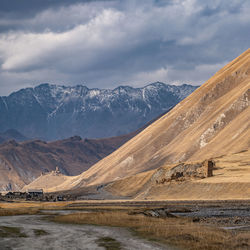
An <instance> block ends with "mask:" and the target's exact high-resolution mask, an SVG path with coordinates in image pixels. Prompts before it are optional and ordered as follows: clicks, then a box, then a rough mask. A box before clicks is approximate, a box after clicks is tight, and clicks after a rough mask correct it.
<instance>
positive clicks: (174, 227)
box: [0, 200, 250, 249]
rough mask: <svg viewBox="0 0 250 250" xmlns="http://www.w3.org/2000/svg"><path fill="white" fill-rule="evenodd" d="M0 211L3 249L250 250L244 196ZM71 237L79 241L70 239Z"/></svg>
mask: <svg viewBox="0 0 250 250" xmlns="http://www.w3.org/2000/svg"><path fill="white" fill-rule="evenodd" d="M15 214H16V215H20V216H8V215H15ZM0 215H2V216H4V215H5V216H4V217H2V218H1V220H0V242H1V246H5V247H6V249H8V247H17V246H20V247H19V248H17V249H26V248H25V246H30V245H29V244H31V242H32V240H35V241H34V242H36V243H35V244H36V249H44V248H43V246H44V245H43V244H45V242H49V244H51V245H50V248H51V249H59V248H58V247H60V249H70V247H72V245H70V244H71V243H72V244H75V245H74V246H75V247H77V246H79V244H83V245H84V244H85V245H84V246H85V247H87V246H89V248H81V247H78V249H93V247H94V246H95V247H96V248H95V249H98V247H103V248H104V249H138V247H139V246H140V247H142V246H143V249H147V247H149V248H151V249H162V248H164V249H176V248H177V249H249V248H250V200H226V201H222V200H221V201H218V200H217V201H216V200H215V201H205V200H203V201H202V200H199V201H197V200H196V201H174V200H172V201H145V200H144V201H134V200H130V201H125V200H121V201H114V200H113V201H101V200H99V201H72V202H56V203H55V202H50V203H45V202H11V203H10V202H9V203H6V202H4V203H0ZM55 222H56V223H55ZM73 224H77V225H76V226H74V225H73ZM87 225H88V226H87ZM89 225H92V226H89ZM121 228H128V229H129V231H127V230H125V229H121ZM62 232H63V233H62ZM89 232H91V235H90V236H89V235H88V234H89ZM131 232H132V234H131ZM59 234H60V235H59ZM61 234H63V235H61ZM74 235H75V236H76V237H77V238H78V239H79V240H75V239H74V240H73V241H70V240H69V239H73V238H74V237H73V236H74ZM119 235H120V237H118V236H119ZM59 236H60V237H59ZM85 236H86V237H85ZM53 237H56V239H55V240H53ZM81 237H82V238H81ZM80 238H81V239H80ZM143 238H145V239H147V240H142V239H143ZM60 239H61V241H60ZM67 239H68V241H67ZM84 239H85V240H86V242H85V243H84V242H83V241H84ZM87 239H88V240H87ZM148 240H150V242H149V241H148ZM66 241H67V242H66ZM128 242H130V243H131V242H132V243H131V244H132V245H128V244H127V243H128ZM133 242H134V243H133ZM157 242H159V244H158V243H157ZM8 244H9V245H8ZM25 244H28V245H25ZM39 244H40V245H39ZM88 244H90V245H88ZM91 244H92V245H91ZM133 244H134V245H133ZM136 244H138V245H136ZM140 244H142V245H140ZM161 244H164V245H163V246H162V245H161ZM63 245H64V246H65V248H62V246H63ZM31 246H32V245H31ZM34 246H35V245H34ZM39 246H40V248H39ZM110 246H112V247H113V248H111V247H110ZM22 247H23V248H22ZM29 249H32V248H29ZM71 249H72V248H71Z"/></svg>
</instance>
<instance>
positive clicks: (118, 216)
mask: <svg viewBox="0 0 250 250" xmlns="http://www.w3.org/2000/svg"><path fill="white" fill-rule="evenodd" d="M53 220H54V221H55V222H61V223H74V224H75V223H76V224H92V225H102V226H115V227H126V228H130V229H132V230H133V231H134V232H136V233H137V234H139V235H141V236H144V237H147V238H148V239H151V240H159V241H161V242H164V243H166V244H171V245H175V246H180V247H184V248H185V249H213V250H215V249H247V248H249V247H250V245H249V243H250V240H249V239H250V233H238V234H237V235H236V234H232V233H231V232H228V231H225V230H221V229H216V228H212V227H205V226H202V225H199V224H196V223H194V222H192V221H191V220H190V219H183V218H166V219H158V218H152V217H146V216H143V215H129V214H128V213H127V212H122V211H117V212H115V211H110V212H97V213H75V214H70V215H61V216H56V217H55V218H54V219H53Z"/></svg>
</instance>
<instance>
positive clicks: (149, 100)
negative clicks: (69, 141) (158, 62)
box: [0, 82, 197, 141]
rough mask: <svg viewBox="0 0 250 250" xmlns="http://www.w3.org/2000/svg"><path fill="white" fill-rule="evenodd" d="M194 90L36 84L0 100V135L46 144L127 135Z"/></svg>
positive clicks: (160, 85) (156, 86)
mask: <svg viewBox="0 0 250 250" xmlns="http://www.w3.org/2000/svg"><path fill="white" fill-rule="evenodd" d="M196 88H197V87H195V86H191V85H186V84H184V85H181V86H174V85H168V84H164V83H160V82H156V83H152V84H149V85H147V86H145V87H142V88H132V87H129V86H120V87H117V88H115V89H113V90H110V89H97V88H96V89H88V88H87V87H85V86H82V85H78V86H74V87H68V86H59V85H52V84H41V85H39V86H37V87H35V88H26V89H21V90H19V91H17V92H14V93H12V94H10V95H9V96H2V97H0V114H1V115H0V131H5V130H8V129H16V130H18V131H19V132H20V133H21V134H23V135H25V136H28V137H29V138H38V139H42V140H46V141H48V140H49V141H51V140H57V139H64V138H69V137H71V136H74V135H79V136H81V137H83V138H106V137H112V136H117V135H122V134H128V133H130V132H133V131H135V130H136V129H138V128H140V127H142V126H143V125H145V124H146V123H147V122H149V121H150V120H152V119H153V118H155V117H157V116H158V115H160V114H162V113H164V112H165V111H167V110H169V109H170V108H172V107H173V106H175V105H176V104H177V103H178V102H180V101H181V100H182V99H184V98H185V97H186V96H188V95H189V94H190V93H192V92H193V91H194V90H195V89H196Z"/></svg>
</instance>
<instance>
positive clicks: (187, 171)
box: [156, 160, 215, 184]
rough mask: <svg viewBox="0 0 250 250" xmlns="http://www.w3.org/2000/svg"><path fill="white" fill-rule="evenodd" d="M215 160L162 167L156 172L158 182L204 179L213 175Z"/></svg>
mask: <svg viewBox="0 0 250 250" xmlns="http://www.w3.org/2000/svg"><path fill="white" fill-rule="evenodd" d="M214 167H215V163H214V161H213V160H206V161H204V162H201V163H180V164H177V165H176V166H174V167H172V168H171V169H163V168H161V169H160V170H159V171H158V173H156V175H157V178H156V183H157V184H163V183H165V182H171V181H185V180H188V179H197V178H198V179H203V178H207V177H211V176H213V168H214Z"/></svg>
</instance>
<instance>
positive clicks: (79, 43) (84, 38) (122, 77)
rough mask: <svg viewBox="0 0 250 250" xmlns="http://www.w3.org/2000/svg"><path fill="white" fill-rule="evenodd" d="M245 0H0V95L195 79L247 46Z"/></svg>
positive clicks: (248, 7)
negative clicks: (46, 87) (46, 86)
mask: <svg viewBox="0 0 250 250" xmlns="http://www.w3.org/2000/svg"><path fill="white" fill-rule="evenodd" d="M249 13H250V1H249V0H210V1H204V0H143V1H142V0H137V1H136V0H99V1H98V0H96V1H91V0H89V1H87V0H85V1H84V0H60V1H59V0H1V1H0V95H1V96H3V95H9V94H10V93H11V92H13V91H17V90H18V89H21V88H25V87H33V86H36V85H39V84H40V83H51V84H61V85H69V86H74V85H77V84H83V85H86V86H87V87H89V88H115V87H117V86H119V85H130V86H133V87H141V86H144V85H146V84H148V83H152V82H156V81H161V82H165V83H168V84H176V85H180V84H183V83H186V84H193V85H201V84H202V83H204V82H205V81H206V80H207V79H208V78H209V77H211V76H212V75H213V74H214V73H215V72H216V71H217V70H219V69H220V68H221V67H222V66H224V65H225V64H226V63H228V62H229V61H231V60H232V59H234V58H235V57H237V56H238V55H240V54H241V53H242V52H244V51H245V50H246V49H248V48H249V44H250V14H249Z"/></svg>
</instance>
